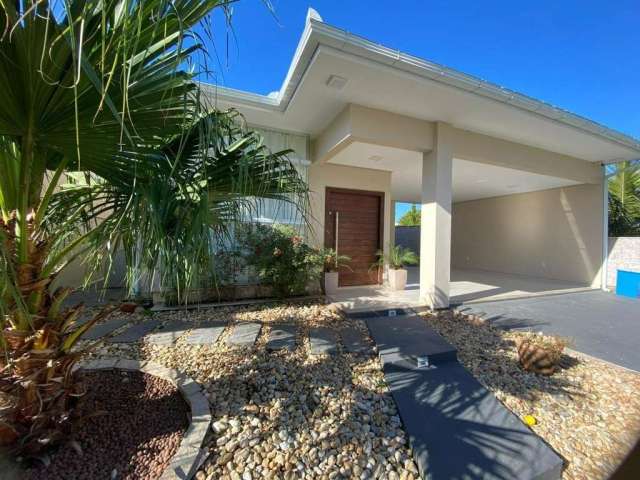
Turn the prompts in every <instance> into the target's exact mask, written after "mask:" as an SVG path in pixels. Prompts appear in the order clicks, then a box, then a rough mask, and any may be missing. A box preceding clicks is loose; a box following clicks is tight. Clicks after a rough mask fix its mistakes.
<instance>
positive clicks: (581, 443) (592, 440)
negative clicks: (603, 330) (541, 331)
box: [424, 312, 640, 480]
mask: <svg viewBox="0 0 640 480" xmlns="http://www.w3.org/2000/svg"><path fill="white" fill-rule="evenodd" d="M424 318H425V319H426V321H427V323H428V324H429V325H431V326H432V327H433V328H435V329H436V330H437V331H438V332H440V333H441V334H442V335H443V336H444V337H445V338H446V339H447V340H448V341H449V342H451V343H452V344H454V345H455V346H456V347H457V349H458V358H459V360H460V361H461V363H462V364H463V365H464V366H465V367H466V368H467V369H468V370H469V371H470V372H471V373H472V374H473V375H474V376H475V377H476V378H477V379H478V380H479V381H480V382H481V383H482V384H483V385H484V386H485V387H487V388H488V389H489V390H491V391H492V392H493V393H494V394H495V395H496V396H497V397H498V398H499V399H500V400H501V401H502V402H503V403H504V404H505V405H506V406H507V407H508V408H509V409H511V410H512V411H513V412H514V413H516V414H517V415H518V416H520V417H523V416H524V415H533V416H534V417H535V418H536V419H537V424H536V425H534V426H533V427H532V428H533V430H534V431H535V432H536V433H537V434H538V435H540V436H541V437H542V438H543V439H544V440H545V441H546V442H547V443H549V444H550V445H551V446H552V447H553V448H554V449H555V451H556V452H558V453H559V454H560V455H561V456H562V457H563V458H564V459H565V470H564V473H563V478H565V479H589V480H592V479H604V478H608V477H609V476H610V475H611V473H612V472H613V471H614V470H615V468H616V467H617V466H618V464H619V463H620V462H621V461H622V459H623V458H624V457H625V455H626V454H627V452H628V451H629V449H630V448H631V447H632V446H633V444H634V443H635V441H636V440H637V438H638V436H639V435H640V395H639V392H640V374H638V373H636V372H632V371H629V370H626V369H624V368H622V367H618V366H615V365H612V364H609V363H606V362H603V361H600V360H597V359H594V358H592V357H586V356H584V355H580V354H578V353H576V352H569V353H568V354H566V355H564V356H563V358H562V359H561V367H562V368H561V369H560V370H559V371H558V372H556V373H555V374H554V375H552V376H551V377H544V376H539V375H535V374H532V373H527V372H525V371H523V370H522V369H521V368H520V366H519V365H518V356H517V351H516V343H517V341H518V339H519V337H521V336H523V335H525V334H524V333H519V332H509V331H504V330H498V329H496V328H493V327H491V326H490V325H489V324H488V323H486V322H483V321H481V320H477V319H474V318H471V317H467V316H464V315H458V314H455V315H454V314H452V313H451V312H442V313H439V314H437V315H434V314H424Z"/></svg>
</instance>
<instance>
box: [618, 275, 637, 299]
mask: <svg viewBox="0 0 640 480" xmlns="http://www.w3.org/2000/svg"><path fill="white" fill-rule="evenodd" d="M616 295H622V296H624V297H631V298H640V272H629V271H628V270H618V277H617V280H616Z"/></svg>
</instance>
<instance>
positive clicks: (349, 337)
mask: <svg viewBox="0 0 640 480" xmlns="http://www.w3.org/2000/svg"><path fill="white" fill-rule="evenodd" d="M340 335H341V336H342V343H343V345H344V348H346V349H347V352H349V353H368V352H370V351H371V345H370V344H369V342H368V341H367V340H366V339H365V336H364V333H363V332H362V331H361V330H360V329H358V328H354V327H349V328H345V329H343V330H342V331H341V332H340Z"/></svg>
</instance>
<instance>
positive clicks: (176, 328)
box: [144, 320, 193, 345]
mask: <svg viewBox="0 0 640 480" xmlns="http://www.w3.org/2000/svg"><path fill="white" fill-rule="evenodd" d="M192 327H193V324H192V323H188V322H183V321H181V320H172V321H170V322H167V323H165V324H162V325H160V326H159V327H158V330H157V331H155V332H153V333H150V334H148V335H147V336H145V337H144V341H145V342H147V343H151V344H154V345H173V344H174V343H176V341H177V340H178V338H180V337H181V336H182V335H184V334H185V333H186V332H187V330H189V329H191V328H192Z"/></svg>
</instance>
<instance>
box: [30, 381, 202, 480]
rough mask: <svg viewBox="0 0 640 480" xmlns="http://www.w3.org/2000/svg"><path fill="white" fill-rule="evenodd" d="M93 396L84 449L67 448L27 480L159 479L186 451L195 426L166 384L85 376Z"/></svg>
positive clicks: (82, 428) (83, 428)
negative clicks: (175, 457) (189, 431)
mask: <svg viewBox="0 0 640 480" xmlns="http://www.w3.org/2000/svg"><path fill="white" fill-rule="evenodd" d="M85 378H86V383H87V387H88V388H87V389H88V393H87V395H86V397H85V399H84V403H83V411H86V412H92V413H98V412H102V413H103V414H100V415H95V416H91V417H89V418H88V419H86V420H85V421H84V423H82V424H81V425H79V426H78V427H77V432H76V435H75V440H76V441H77V442H78V444H79V445H80V447H81V449H82V454H80V453H78V451H77V450H76V449H74V448H73V447H72V446H71V445H66V446H64V445H63V446H62V447H61V448H60V449H59V450H58V451H57V452H56V453H55V454H54V455H53V456H52V458H51V464H50V465H49V466H48V467H40V468H34V469H31V470H29V471H28V472H27V475H26V478H27V479H31V480H44V479H55V480H58V479H60V480H63V479H65V480H66V479H77V480H80V479H87V480H89V479H90V480H97V479H107V480H109V479H129V480H133V479H140V480H142V479H144V480H151V479H155V478H158V477H159V476H160V475H161V474H162V472H164V470H165V469H166V468H167V467H168V466H169V462H170V460H171V458H172V457H173V455H174V454H175V453H176V451H177V450H178V447H179V446H180V441H181V440H182V437H183V434H184V432H185V430H186V428H187V426H188V424H189V421H188V413H189V411H190V410H189V407H188V405H187V404H186V402H185V401H184V399H183V398H182V396H181V395H180V393H179V391H178V389H177V388H176V387H175V386H174V385H173V384H172V383H171V382H168V381H166V380H163V379H161V378H158V377H154V376H151V375H147V374H144V373H141V372H127V371H123V370H104V371H99V372H88V373H86V374H85Z"/></svg>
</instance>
